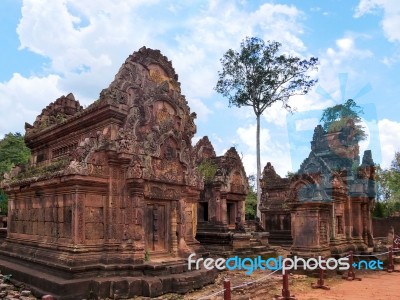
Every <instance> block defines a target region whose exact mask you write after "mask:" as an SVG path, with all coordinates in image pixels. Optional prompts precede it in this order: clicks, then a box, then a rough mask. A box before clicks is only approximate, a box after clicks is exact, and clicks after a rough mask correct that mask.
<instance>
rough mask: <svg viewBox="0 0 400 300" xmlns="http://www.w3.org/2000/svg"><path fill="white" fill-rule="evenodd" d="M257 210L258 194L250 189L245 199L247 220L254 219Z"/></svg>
mask: <svg viewBox="0 0 400 300" xmlns="http://www.w3.org/2000/svg"><path fill="white" fill-rule="evenodd" d="M256 210H257V194H256V193H255V192H254V191H253V190H250V191H249V193H248V194H247V196H246V201H245V214H246V220H254V219H255V218H256Z"/></svg>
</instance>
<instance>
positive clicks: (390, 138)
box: [378, 119, 400, 168]
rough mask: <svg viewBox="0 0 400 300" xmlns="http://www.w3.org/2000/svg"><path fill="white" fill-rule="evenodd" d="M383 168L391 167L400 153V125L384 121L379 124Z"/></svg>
mask: <svg viewBox="0 0 400 300" xmlns="http://www.w3.org/2000/svg"><path fill="white" fill-rule="evenodd" d="M378 127H379V137H380V141H381V152H382V162H381V166H382V167H383V168H388V167H390V164H391V162H392V160H393V159H394V154H395V152H397V151H400V123H399V122H395V121H391V120H388V119H383V120H380V121H379V122H378Z"/></svg>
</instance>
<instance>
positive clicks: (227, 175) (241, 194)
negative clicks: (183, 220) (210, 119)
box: [193, 137, 268, 256]
mask: <svg viewBox="0 0 400 300" xmlns="http://www.w3.org/2000/svg"><path fill="white" fill-rule="evenodd" d="M193 150H194V155H193V159H194V162H195V164H196V165H197V166H198V167H199V169H200V170H201V171H203V173H204V180H205V183H204V190H203V191H202V192H201V196H200V200H199V203H198V216H197V221H198V222H197V235H196V238H197V239H198V240H199V241H200V242H201V244H202V245H203V246H204V247H205V248H206V249H208V250H210V252H212V253H213V254H219V255H223V256H228V255H232V254H241V255H246V254H257V253H261V252H266V251H268V247H267V246H268V233H267V232H251V231H250V230H247V229H246V227H245V199H246V195H247V192H248V181H247V177H246V172H245V170H244V167H243V164H242V161H241V159H240V157H239V155H238V153H237V152H236V149H235V148H234V147H232V148H230V149H229V150H228V151H227V152H226V153H225V154H224V155H222V156H216V155H215V152H214V148H213V146H212V144H211V142H210V141H209V140H208V138H207V137H204V138H202V139H201V140H199V142H198V143H197V144H196V145H195V147H194V149H193Z"/></svg>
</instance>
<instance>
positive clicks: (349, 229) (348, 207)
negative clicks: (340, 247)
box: [344, 197, 353, 240]
mask: <svg viewBox="0 0 400 300" xmlns="http://www.w3.org/2000/svg"><path fill="white" fill-rule="evenodd" d="M351 211H352V206H351V201H350V197H347V199H346V202H345V206H344V215H345V217H346V220H345V222H346V223H345V224H344V230H345V234H346V239H348V240H350V239H351V237H352V230H353V220H352V213H351Z"/></svg>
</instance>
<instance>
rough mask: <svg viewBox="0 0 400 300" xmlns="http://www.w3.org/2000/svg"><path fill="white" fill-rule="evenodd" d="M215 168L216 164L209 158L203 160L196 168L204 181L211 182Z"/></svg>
mask: <svg viewBox="0 0 400 300" xmlns="http://www.w3.org/2000/svg"><path fill="white" fill-rule="evenodd" d="M217 169H218V167H217V165H216V164H214V163H213V162H212V161H211V160H209V159H205V160H203V161H202V162H201V163H200V165H199V166H198V167H197V170H198V171H199V172H200V174H201V175H203V176H204V181H205V182H211V181H212V180H213V179H214V176H215V173H216V172H217Z"/></svg>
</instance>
